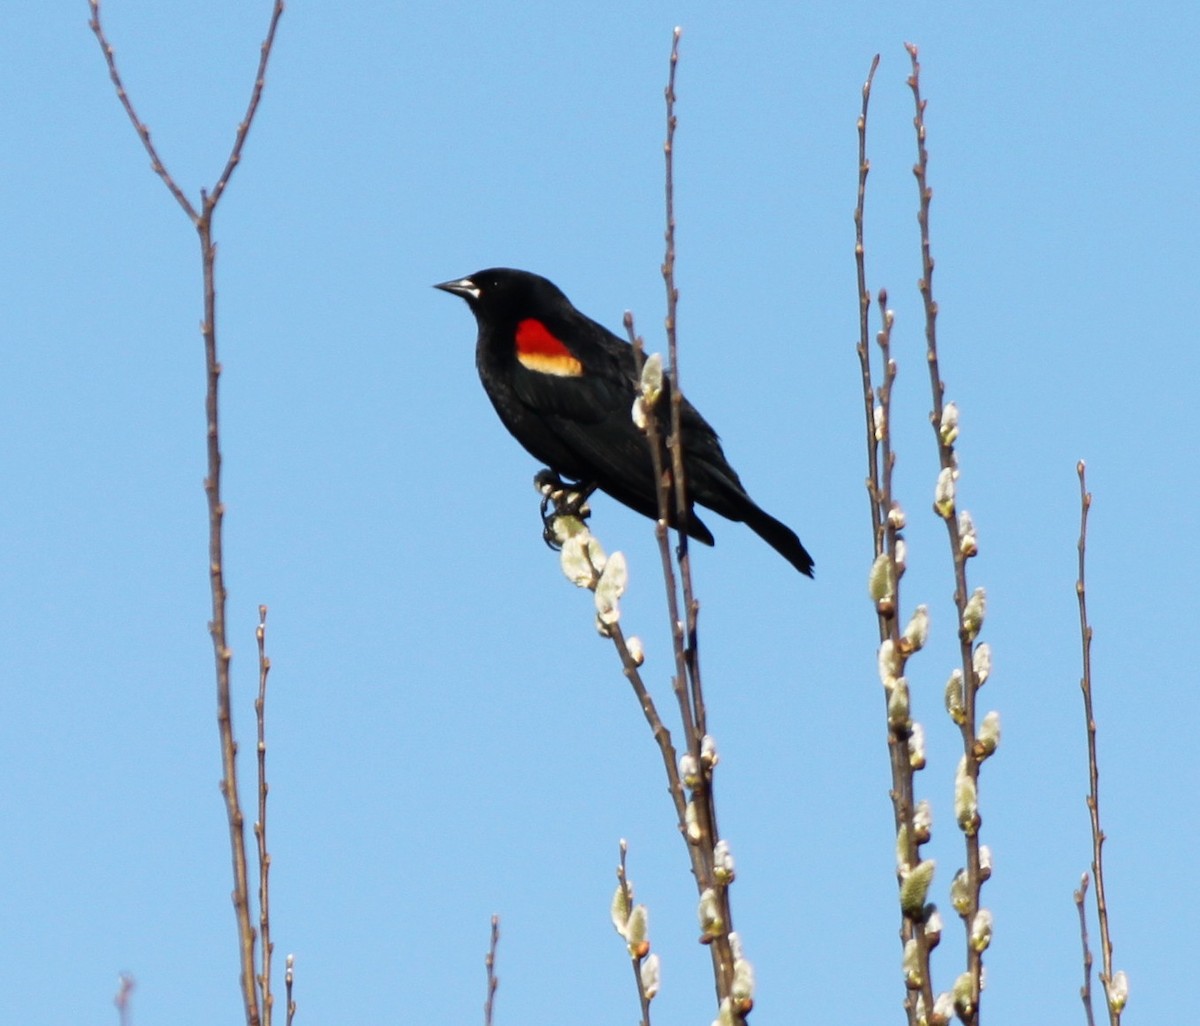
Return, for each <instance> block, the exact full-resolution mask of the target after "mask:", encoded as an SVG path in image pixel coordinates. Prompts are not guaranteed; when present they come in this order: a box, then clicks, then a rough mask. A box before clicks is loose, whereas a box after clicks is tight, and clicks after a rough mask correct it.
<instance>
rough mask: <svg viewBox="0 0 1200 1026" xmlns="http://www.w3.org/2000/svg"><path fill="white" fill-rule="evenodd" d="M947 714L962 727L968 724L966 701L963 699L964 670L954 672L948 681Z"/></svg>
mask: <svg viewBox="0 0 1200 1026" xmlns="http://www.w3.org/2000/svg"><path fill="white" fill-rule="evenodd" d="M946 712H948V713H949V714H950V719H952V720H953V721H954V722H955V723H957V724H958V725H959V726H960V727H961V726H962V725H963V724H964V723H966V722H967V706H966V700H965V699H964V698H963V673H962V670H952V671H951V672H950V679H949V680H948V681H946Z"/></svg>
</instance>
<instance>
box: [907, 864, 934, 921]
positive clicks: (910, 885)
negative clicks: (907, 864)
mask: <svg viewBox="0 0 1200 1026" xmlns="http://www.w3.org/2000/svg"><path fill="white" fill-rule="evenodd" d="M935 868H936V863H935V862H934V861H933V859H924V860H923V861H921V862H919V863H918V864H917V865H916V866H914V867H913V868H912V869H910V870H909V871H908V872H907V873H903V874H901V878H900V908H901V909H902V910H903V911H904V914H905V915H906V916H908V917H909V918H912V919H917V918H920V916H921V915H922V914H923V913H924V911H925V897H926V895H928V894H929V885H930V884H931V883H932V882H933V871H934V869H935Z"/></svg>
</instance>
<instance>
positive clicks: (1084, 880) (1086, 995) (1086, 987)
mask: <svg viewBox="0 0 1200 1026" xmlns="http://www.w3.org/2000/svg"><path fill="white" fill-rule="evenodd" d="M1087 889H1088V875H1087V873H1084V874H1083V876H1082V877H1081V878H1080V880H1079V890H1077V891H1076V892H1075V908H1076V910H1077V911H1078V912H1079V941H1080V943H1081V944H1082V945H1083V986H1082V987H1080V988H1079V999H1080V1000H1081V1001H1082V1002H1083V1010H1084V1013H1085V1014H1086V1015H1087V1024H1088V1026H1096V1017H1095V1014H1094V1013H1093V1011H1092V949H1091V947H1090V946H1089V945H1088V928H1087Z"/></svg>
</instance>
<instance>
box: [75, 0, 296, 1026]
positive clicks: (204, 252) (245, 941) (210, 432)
mask: <svg viewBox="0 0 1200 1026" xmlns="http://www.w3.org/2000/svg"><path fill="white" fill-rule="evenodd" d="M88 2H89V5H90V7H91V12H92V17H91V22H90V25H91V29H92V32H93V33H94V34H95V36H96V39H97V41H98V42H99V43H100V49H101V51H102V52H103V54H104V60H105V63H106V64H107V65H108V71H109V77H110V78H111V79H112V82H113V85H114V87H115V88H116V90H117V99H118V100H120V102H121V106H122V107H124V109H125V113H126V114H127V115H128V116H129V120H130V122H131V123H132V124H133V127H134V131H136V132H137V134H138V138H139V139H141V141H142V145H143V146H144V147H145V148H146V152H147V153H148V154H149V155H150V164H151V167H152V168H153V170H154V173H155V174H157V175H158V176H159V178H161V179H162V181H163V183H164V184H165V185H166V187H167V189H168V190H169V191H170V193H171V195H172V196H174V197H175V200H176V202H177V203H178V204H179V205H180V207H182V209H183V211H184V212H185V213H186V214H187V216H188V219H189V220H190V221H191V222H192V224H193V226H194V227H195V229H196V232H197V234H198V235H199V239H200V259H201V265H202V271H203V278H204V320H203V321H202V323H201V326H200V331H201V334H202V335H203V338H204V357H205V374H206V380H207V389H206V393H205V400H204V407H205V416H206V421H207V427H206V438H207V456H208V460H207V462H208V473H207V476H206V477H205V480H204V491H205V495H206V497H207V500H208V525H209V544H208V550H209V583H210V590H211V593H212V619H211V620H210V622H209V633H210V635H211V636H212V643H213V658H214V662H215V667H216V678H217V725H218V731H219V733H220V738H221V763H222V770H223V773H222V778H221V794H222V795H223V797H224V799H225V809H226V816H227V818H228V822H229V845H230V856H231V859H232V865H233V879H234V889H233V904H234V912H235V915H236V918H237V925H238V944H239V949H240V956H241V987H242V998H243V1004H244V1007H245V1013H246V1023H247V1026H258V1024H259V1022H260V1017H261V1009H260V1005H259V987H258V984H257V983H256V981H257V979H258V974H257V973H256V972H255V939H256V938H255V930H254V925H253V923H252V922H251V917H250V897H249V879H248V870H247V860H246V839H245V830H244V817H243V814H242V809H241V803H240V799H239V796H238V786H237V742H236V740H235V739H234V732H233V714H232V710H231V702H230V682H229V665H230V661H231V652H230V649H229V644H228V640H227V633H226V624H225V609H226V591H225V577H224V556H223V536H222V525H223V521H224V517H225V506H224V503H223V502H222V501H221V443H220V425H219V419H218V394H219V385H220V375H221V364H220V362H219V361H218V359H217V314H216V304H217V298H216V279H215V276H216V254H217V248H216V244H215V243H214V242H213V236H212V218H213V213H214V212H215V210H216V206H217V203H218V201H219V200H220V198H221V196H222V194H223V193H224V191H225V187H226V186H227V185H228V183H229V177H230V175H231V174H232V173H233V169H234V167H235V166H236V165H237V163H238V162H239V160H240V159H241V152H242V148H243V146H244V145H245V142H246V136H247V134H248V133H249V131H250V126H251V124H252V123H253V120H254V115H255V113H256V111H257V110H258V105H259V101H260V100H261V98H262V91H263V84H264V81H265V75H266V68H267V62H268V60H269V58H270V54H271V49H272V47H273V45H274V42H275V31H276V28H277V26H278V24H279V18H280V16H281V15H282V14H283V2H282V0H275V4H274V6H273V8H272V12H271V21H270V26H269V28H268V31H267V38H266V41H265V42H264V43H263V44H262V48H261V51H260V56H259V64H258V72H257V74H256V76H255V83H254V88H253V90H252V91H251V94H250V104H249V106H248V108H247V111H246V116H245V118H244V119H243V120H242V122H241V123H240V124H239V125H238V130H237V135H236V137H235V139H234V143H233V148H232V150H231V151H230V155H229V158H228V160H227V162H226V164H225V168H224V170H223V171H222V173H221V176H220V178H218V180H217V184H216V186H215V187H214V188H213V190H212V193H211V194H209V193H207V192H205V191H204V190H201V193H200V197H201V209H200V210H199V211H197V210H196V208H195V207H194V206H193V205H192V203H191V202H190V201H189V200H188V198H187V197H186V196H185V195H184V194H183V191H182V190H181V189H180V188H179V186H178V185H177V184H176V182H175V180H174V178H173V177H172V176H171V174H170V172H169V171H168V170H167V168H166V166H165V165H164V163H163V161H162V159H161V158H160V157H159V154H158V151H157V149H156V148H155V146H154V144H153V142H152V141H151V139H150V130H149V129H148V128H147V127H146V125H145V124H144V123H143V122H142V120H141V119H140V118H139V117H138V115H137V113H136V111H135V110H134V107H133V104H132V102H131V101H130V99H129V96H128V94H127V92H126V90H125V85H124V83H123V82H122V79H121V74H120V71H119V70H118V68H117V63H116V57H115V55H114V51H113V47H112V45H111V44H110V43H109V41H108V38H107V36H106V35H105V32H104V29H103V26H102V24H101V21H100V0H88ZM264 914H265V913H264ZM264 955H265V956H266V955H267V953H266V952H264ZM264 961H266V962H267V963H268V964H269V956H267V957H265V959H264ZM289 1016H290V1011H289Z"/></svg>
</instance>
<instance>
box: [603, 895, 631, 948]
mask: <svg viewBox="0 0 1200 1026" xmlns="http://www.w3.org/2000/svg"><path fill="white" fill-rule="evenodd" d="M608 914H609V915H610V916H611V917H612V924H613V929H614V930H616V931H617V933H619V934H620V935H621V936H622V937H624V936H625V931H626V927H627V926H628V925H629V898H628V895H627V894H626V892H625V888H624V887H621V886H618V887H617V889H616V890H615V891H614V892H613V897H612V904H611V905H610V906H609V910H608Z"/></svg>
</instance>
